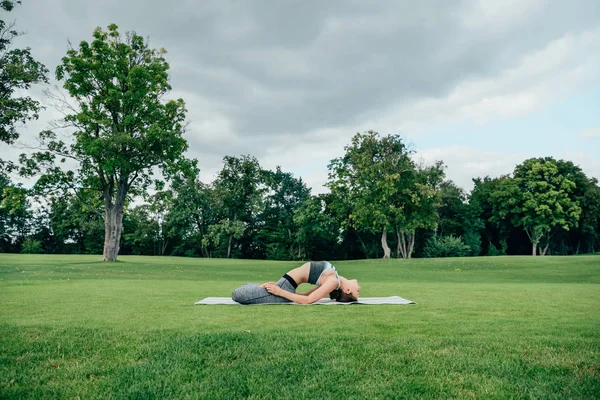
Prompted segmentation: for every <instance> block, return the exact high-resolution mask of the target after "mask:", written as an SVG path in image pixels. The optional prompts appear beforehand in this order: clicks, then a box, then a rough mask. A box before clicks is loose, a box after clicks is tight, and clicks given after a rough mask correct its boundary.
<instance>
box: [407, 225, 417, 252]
mask: <svg viewBox="0 0 600 400" xmlns="http://www.w3.org/2000/svg"><path fill="white" fill-rule="evenodd" d="M408 238H409V245H408V251H407V253H408V256H407V258H412V252H413V248H414V247H415V232H414V231H413V232H411V233H409V234H408Z"/></svg>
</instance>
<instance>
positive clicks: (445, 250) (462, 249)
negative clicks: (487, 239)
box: [423, 235, 472, 258]
mask: <svg viewBox="0 0 600 400" xmlns="http://www.w3.org/2000/svg"><path fill="white" fill-rule="evenodd" d="M470 253H472V249H471V247H469V246H467V245H466V244H465V243H464V241H463V239H462V237H460V236H459V237H454V236H452V235H450V236H442V237H440V236H437V235H435V236H433V237H431V238H430V239H429V240H428V241H427V244H426V245H425V248H424V249H423V256H424V257H427V258H438V257H464V256H467V255H469V254H470Z"/></svg>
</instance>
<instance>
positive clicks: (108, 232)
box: [103, 203, 124, 261]
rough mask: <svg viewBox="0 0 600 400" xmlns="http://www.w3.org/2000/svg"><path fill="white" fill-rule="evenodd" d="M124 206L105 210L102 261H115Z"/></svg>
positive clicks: (121, 229)
mask: <svg viewBox="0 0 600 400" xmlns="http://www.w3.org/2000/svg"><path fill="white" fill-rule="evenodd" d="M123 212H124V204H119V203H117V204H115V205H113V206H112V207H110V208H107V209H106V211H105V214H104V256H103V260H104V261H116V260H117V255H118V254H119V246H120V243H121V233H122V231H123Z"/></svg>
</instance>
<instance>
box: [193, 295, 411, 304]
mask: <svg viewBox="0 0 600 400" xmlns="http://www.w3.org/2000/svg"><path fill="white" fill-rule="evenodd" d="M194 304H203V305H211V304H224V305H231V306H241V305H242V304H240V303H236V302H235V301H233V300H232V299H231V297H207V298H205V299H202V300H200V301H197V302H196V303H194ZM275 304H277V305H290V304H291V305H297V306H298V305H310V304H299V303H267V304H251V305H258V306H262V305H275ZM312 304H316V305H328V306H329V305H349V304H369V305H374V304H417V303H415V302H414V301H412V300H407V299H404V298H402V297H399V296H390V297H361V298H359V299H358V301H353V302H351V303H339V302H337V301H335V300H331V299H321V300H319V301H317V302H315V303H312Z"/></svg>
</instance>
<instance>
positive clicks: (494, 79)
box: [379, 28, 600, 132]
mask: <svg viewBox="0 0 600 400" xmlns="http://www.w3.org/2000/svg"><path fill="white" fill-rule="evenodd" d="M599 78H600V28H599V29H594V30H591V31H587V32H584V33H581V34H578V35H574V34H570V33H569V34H566V35H564V36H563V37H561V38H560V39H557V40H554V41H552V42H550V43H549V44H548V45H546V46H545V47H544V48H543V49H541V50H538V51H535V52H533V53H531V54H527V55H525V56H523V57H522V58H521V59H520V60H519V61H518V62H517V63H516V64H515V66H514V67H512V68H509V69H506V70H504V71H502V72H501V73H499V74H498V75H496V76H488V77H484V78H480V79H469V80H466V81H464V82H462V83H461V84H459V85H457V86H456V87H455V88H454V89H453V90H452V91H451V92H450V93H449V94H448V95H446V96H444V97H437V98H424V99H421V100H417V101H415V102H414V103H412V104H409V105H405V104H399V105H398V106H396V107H393V108H391V109H388V110H386V112H385V114H383V115H381V118H380V120H379V121H380V122H379V125H381V126H382V127H384V130H385V131H392V132H393V131H415V130H420V129H423V128H426V127H428V126H430V125H431V124H435V123H449V122H457V121H461V120H473V121H477V122H479V123H484V122H488V121H491V120H495V119H505V118H511V117H515V116H518V115H522V114H526V113H529V112H532V111H534V110H536V109H539V108H541V107H543V106H545V105H548V104H549V103H551V102H552V101H554V100H556V99H558V98H560V97H562V96H565V95H566V94H569V93H571V92H573V91H576V90H578V89H581V88H583V87H585V85H588V84H590V83H594V82H597V81H598V79H599Z"/></svg>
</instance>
